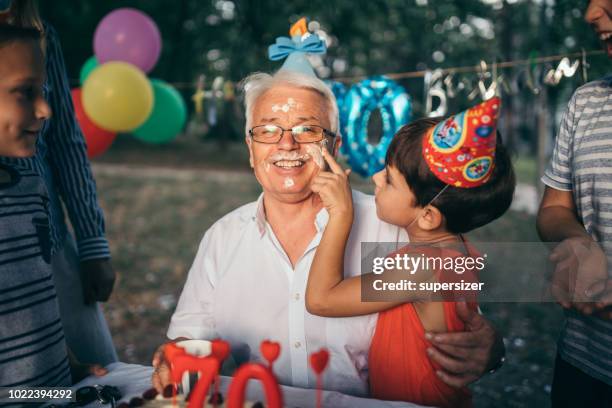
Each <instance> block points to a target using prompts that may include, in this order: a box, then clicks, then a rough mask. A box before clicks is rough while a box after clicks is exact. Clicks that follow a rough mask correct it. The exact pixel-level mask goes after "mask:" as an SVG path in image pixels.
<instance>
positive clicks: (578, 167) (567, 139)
mask: <svg viewBox="0 0 612 408" xmlns="http://www.w3.org/2000/svg"><path fill="white" fill-rule="evenodd" d="M585 20H586V21H587V22H588V23H589V24H591V26H592V27H593V30H594V31H595V32H596V34H597V35H598V36H599V37H600V38H601V40H602V41H603V43H604V48H605V50H606V52H607V54H608V57H609V58H612V1H610V0H591V1H590V2H589V5H588V8H587V10H586V12H585ZM611 120H612V76H606V77H605V78H603V79H600V80H597V81H593V82H589V83H587V84H585V85H583V86H581V87H580V88H578V89H577V90H576V92H575V93H574V95H573V96H572V98H571V100H570V102H569V104H568V107H567V110H566V111H565V115H564V116H563V119H562V120H561V127H560V129H559V134H558V135H557V139H556V143H555V148H554V151H553V156H552V160H551V163H550V165H549V167H548V169H547V170H546V172H545V173H544V176H543V177H542V182H543V183H544V184H546V190H545V191H544V197H543V198H542V203H541V204H540V211H539V214H538V219H537V226H538V232H539V234H540V237H541V238H542V240H543V241H549V242H559V244H558V245H557V246H556V247H555V248H554V249H553V251H552V253H551V260H552V261H553V262H555V263H556V267H555V271H554V274H553V281H552V283H553V294H554V296H555V298H556V299H557V300H558V301H559V303H560V304H561V305H562V306H563V308H564V309H565V315H566V321H565V325H564V327H563V330H562V331H561V336H560V338H559V342H558V351H557V359H556V362H555V372H554V378H553V384H552V394H551V399H552V405H553V407H610V406H612V309H611V305H612V280H611V279H610V277H611V276H612V275H611V269H610V267H609V265H610V262H609V260H610V259H611V257H612V223H611V221H610V220H611V219H612V201H610V196H612V187H611V184H610V182H611V181H612V121H611Z"/></svg>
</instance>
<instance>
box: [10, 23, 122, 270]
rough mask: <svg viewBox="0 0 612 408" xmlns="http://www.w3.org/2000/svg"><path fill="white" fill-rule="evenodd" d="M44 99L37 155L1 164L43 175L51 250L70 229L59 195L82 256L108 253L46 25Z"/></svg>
mask: <svg viewBox="0 0 612 408" xmlns="http://www.w3.org/2000/svg"><path fill="white" fill-rule="evenodd" d="M45 36H46V44H47V48H46V69H47V89H48V93H47V100H48V102H49V105H50V106H51V110H52V113H53V116H52V118H51V119H50V120H49V121H47V123H45V126H44V127H43V129H42V131H41V135H40V137H39V138H38V144H37V152H36V156H35V157H33V158H28V159H13V158H6V157H2V158H0V163H5V164H10V165H13V166H18V167H19V168H22V169H29V170H33V171H35V172H36V173H38V174H40V175H41V176H42V177H43V179H44V180H45V184H46V186H47V189H48V191H49V197H50V199H51V201H50V203H51V205H50V219H51V235H52V238H53V246H54V251H57V250H58V249H59V247H60V246H61V245H62V243H63V242H64V238H65V236H66V234H67V232H68V229H67V227H66V223H65V217H64V212H63V209H62V205H61V203H60V197H61V200H62V201H63V203H64V204H65V207H66V210H67V212H68V216H69V218H70V222H71V224H72V227H73V229H74V232H75V235H76V241H77V246H78V250H79V258H80V260H81V261H84V260H90V259H100V258H108V257H110V251H109V247H108V242H107V241H106V238H105V236H104V232H105V227H104V215H103V213H102V210H101V208H100V207H99V205H98V199H97V196H96V184H95V181H94V179H93V176H92V173H91V168H90V165H89V160H88V158H87V148H86V145H85V139H84V138H83V134H82V132H81V129H80V127H79V125H78V123H77V122H76V118H75V115H74V106H73V104H72V98H71V95H70V87H69V85H68V79H67V77H66V68H65V65H64V58H63V55H62V50H61V46H60V43H59V40H58V37H57V33H56V32H55V30H54V29H53V27H51V26H50V25H48V24H46V25H45Z"/></svg>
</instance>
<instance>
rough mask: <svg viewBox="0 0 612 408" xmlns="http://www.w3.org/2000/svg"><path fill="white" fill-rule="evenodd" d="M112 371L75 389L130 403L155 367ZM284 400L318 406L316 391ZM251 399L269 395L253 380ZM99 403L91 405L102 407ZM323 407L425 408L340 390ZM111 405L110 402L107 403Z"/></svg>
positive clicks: (290, 393)
mask: <svg viewBox="0 0 612 408" xmlns="http://www.w3.org/2000/svg"><path fill="white" fill-rule="evenodd" d="M107 368H108V370H109V373H108V374H107V375H105V376H104V377H87V378H85V379H84V380H83V381H81V382H79V383H78V384H76V385H75V386H74V387H73V388H74V389H75V390H76V389H77V388H80V387H83V386H86V385H94V384H100V385H114V386H116V387H118V388H119V389H120V390H121V393H122V394H123V398H122V399H121V401H125V402H128V401H129V400H130V399H131V398H133V397H140V396H141V395H142V393H143V392H144V391H146V390H148V389H149V388H151V374H152V372H153V367H147V366H141V365H136V364H125V363H113V364H110V365H109V366H108V367H107ZM230 382H231V377H224V376H222V377H221V392H222V393H223V394H224V395H226V394H227V388H228V386H229V383H230ZM281 389H282V392H283V399H284V401H285V406H287V407H300V408H309V407H315V404H316V390H313V389H305V388H295V387H288V386H284V385H283V386H281ZM247 399H248V400H250V401H261V402H264V404H265V397H264V394H263V390H262V389H261V386H260V383H259V382H258V381H249V385H248V387H247ZM101 406H102V405H101V404H99V403H97V402H95V403H92V404H90V405H89V407H90V408H96V407H98V408H99V407H101ZM323 406H324V407H330V408H344V407H346V408H400V407H401V408H423V407H422V406H420V405H416V404H411V403H408V402H397V401H381V400H374V399H366V398H357V397H352V396H350V395H346V394H342V393H339V392H336V391H324V392H323ZM106 407H110V405H106Z"/></svg>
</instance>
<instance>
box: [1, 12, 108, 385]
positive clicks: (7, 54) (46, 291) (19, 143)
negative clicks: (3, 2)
mask: <svg viewBox="0 0 612 408" xmlns="http://www.w3.org/2000/svg"><path fill="white" fill-rule="evenodd" d="M44 81H45V69H44V58H43V52H42V48H41V34H40V33H39V32H38V31H37V30H35V29H30V28H19V27H13V26H9V25H4V24H0V156H4V157H31V156H33V155H34V154H35V152H36V140H37V137H38V133H39V131H40V129H41V128H42V126H43V123H44V121H45V120H46V119H48V118H49V117H50V116H51V110H50V108H49V105H48V104H47V102H46V100H45V99H44V97H43V92H42V88H43V84H44ZM48 204H49V199H48V195H47V192H46V189H45V187H44V184H43V181H42V179H41V178H40V177H39V175H38V174H36V173H35V172H33V171H31V170H25V169H21V168H18V167H15V166H8V165H5V164H1V165H0V387H14V386H47V387H58V386H70V385H71V384H72V380H73V379H78V377H83V376H84V375H87V374H89V373H91V374H104V373H105V370H104V369H102V368H100V367H99V366H86V365H82V364H80V363H78V362H77V361H76V360H75V359H74V358H70V357H69V355H70V352H69V350H68V349H67V347H66V343H65V339H64V330H63V327H62V324H61V320H60V315H59V308H58V303H57V295H56V292H55V285H54V282H53V273H52V269H51V265H50V259H51V248H52V242H51V238H50V233H49V221H48Z"/></svg>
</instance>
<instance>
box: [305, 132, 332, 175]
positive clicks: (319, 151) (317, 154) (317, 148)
mask: <svg viewBox="0 0 612 408" xmlns="http://www.w3.org/2000/svg"><path fill="white" fill-rule="evenodd" d="M326 145H327V140H325V139H323V140H321V141H320V142H319V143H317V144H314V143H313V144H307V145H306V151H307V152H308V154H310V156H311V157H312V160H313V161H314V162H315V164H316V165H317V166H319V168H321V169H322V168H323V167H324V166H325V159H324V158H323V149H325V146H326Z"/></svg>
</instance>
